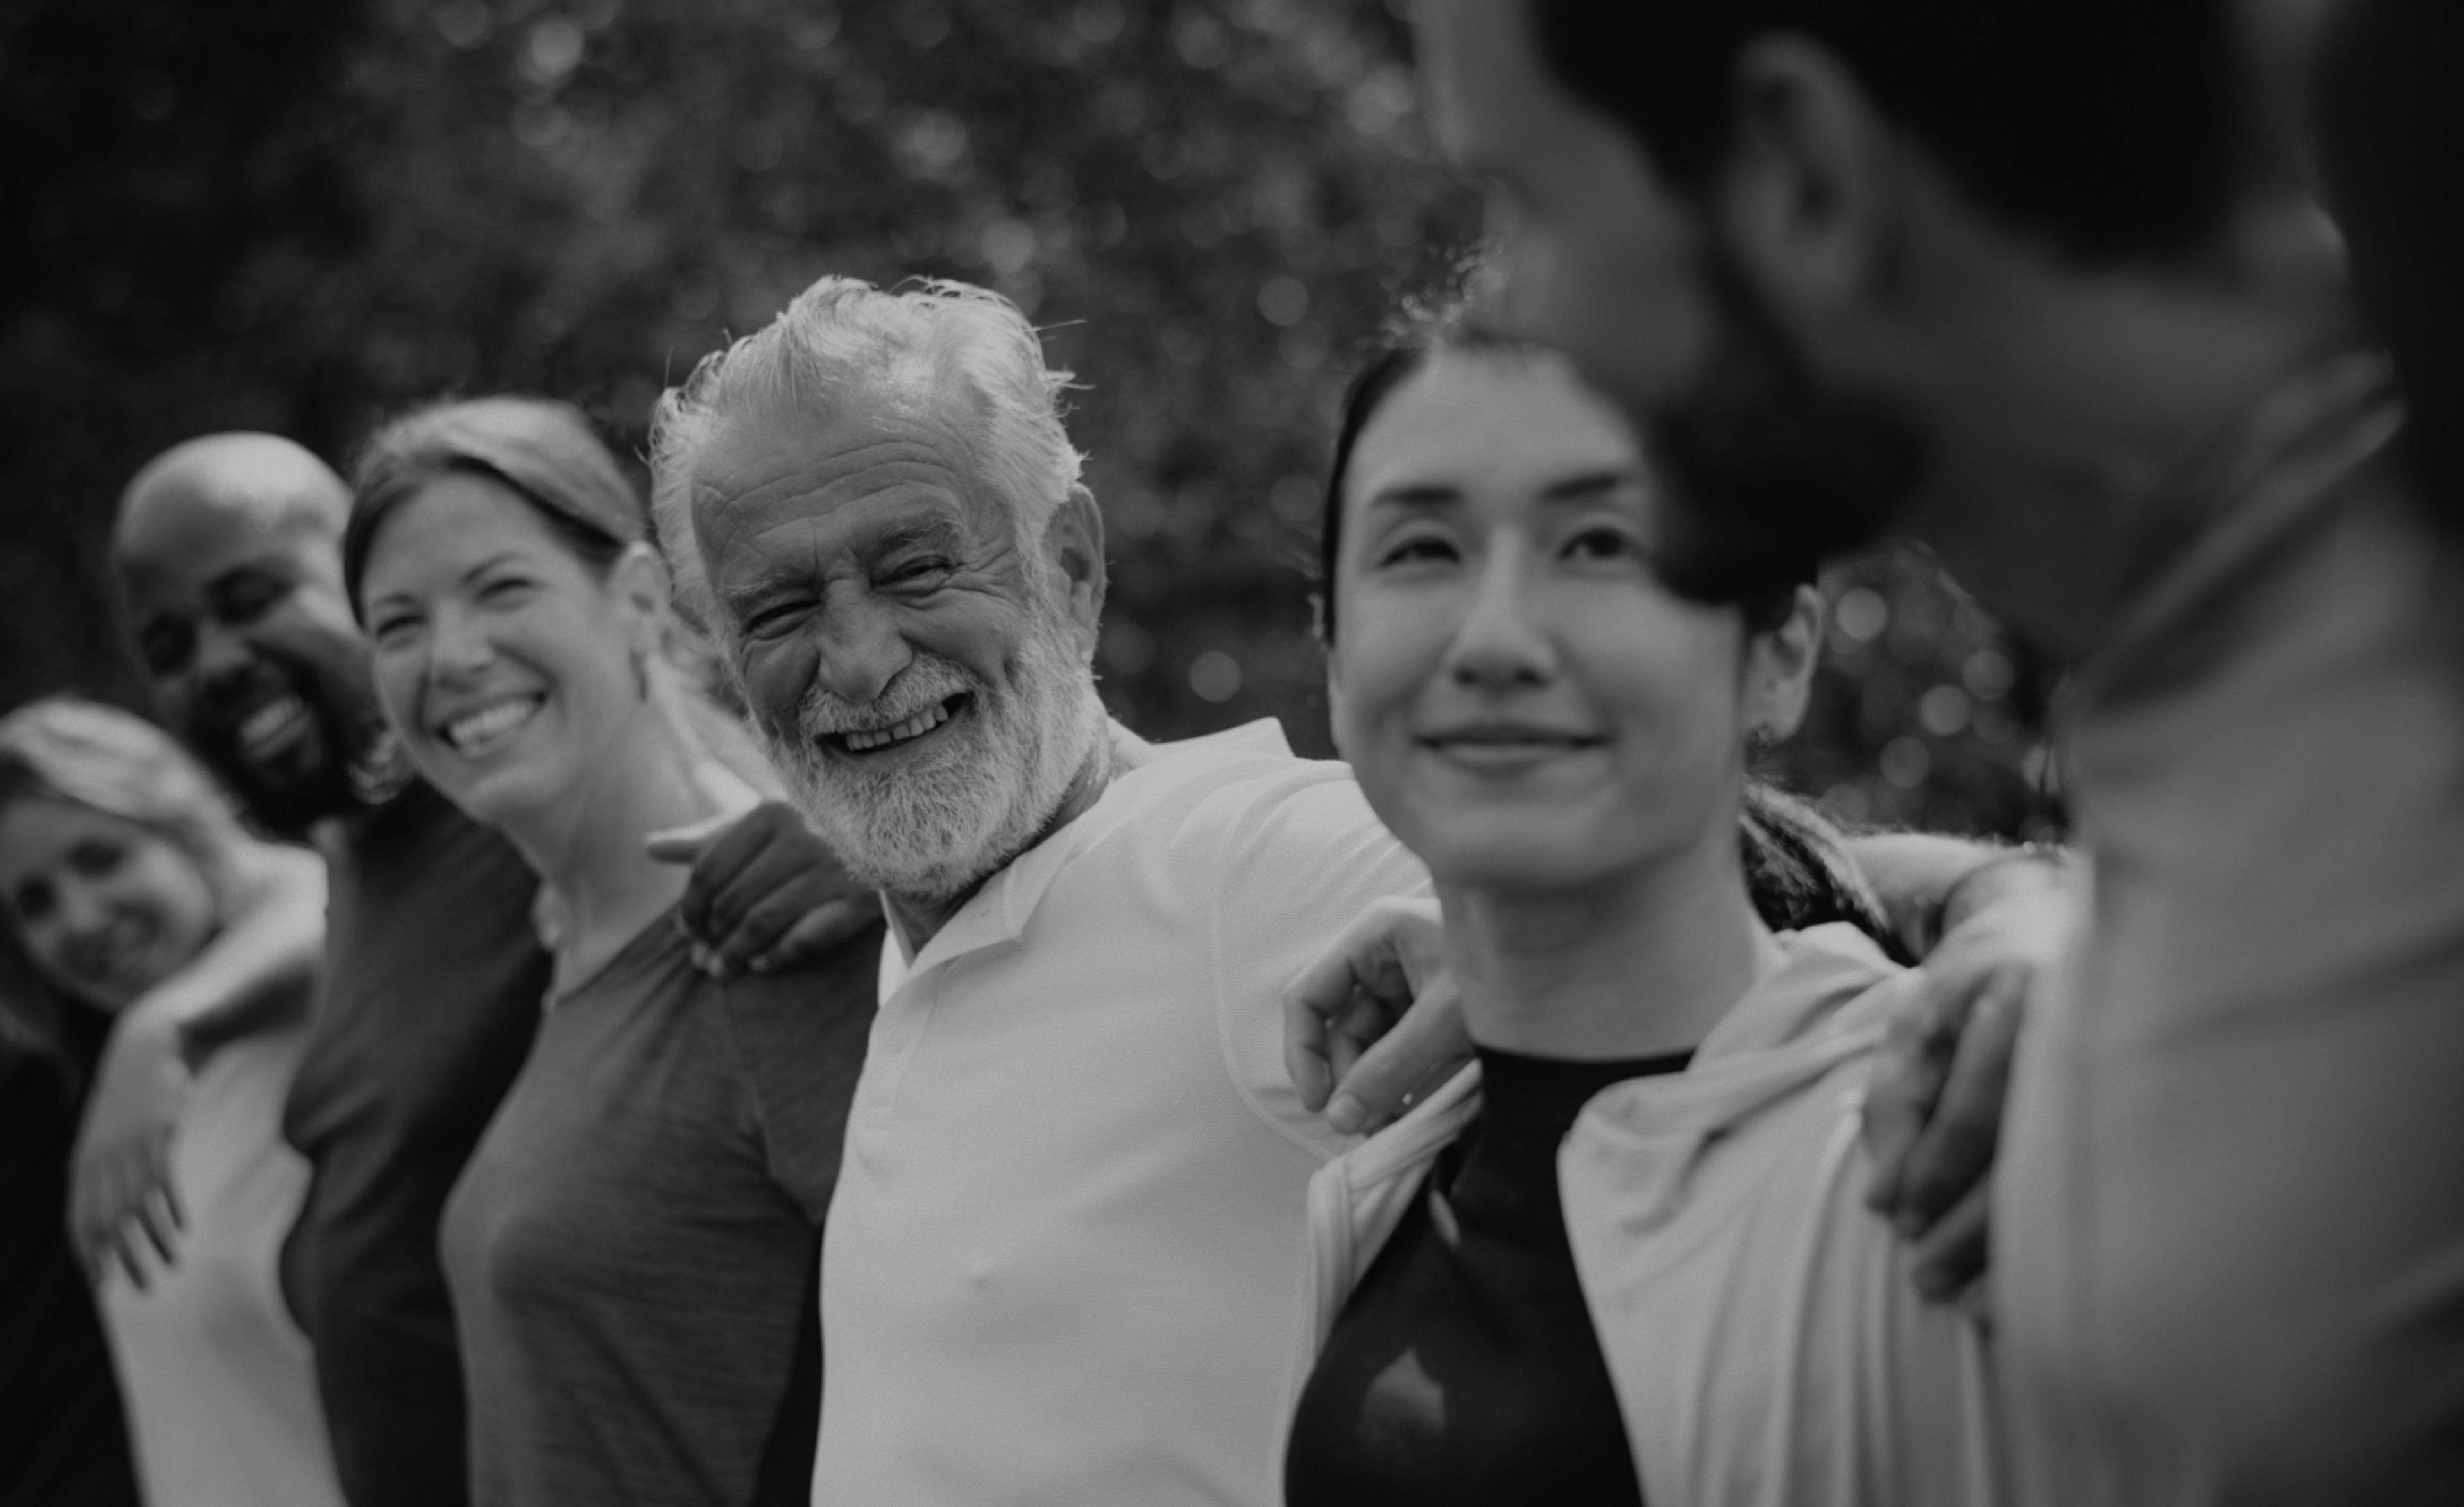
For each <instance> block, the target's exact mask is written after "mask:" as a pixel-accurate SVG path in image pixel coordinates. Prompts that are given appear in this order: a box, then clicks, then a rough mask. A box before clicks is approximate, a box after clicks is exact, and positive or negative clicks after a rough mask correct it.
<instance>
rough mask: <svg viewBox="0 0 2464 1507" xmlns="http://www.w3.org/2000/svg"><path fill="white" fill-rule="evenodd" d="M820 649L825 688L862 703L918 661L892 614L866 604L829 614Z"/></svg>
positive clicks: (819, 669)
mask: <svg viewBox="0 0 2464 1507" xmlns="http://www.w3.org/2000/svg"><path fill="white" fill-rule="evenodd" d="M820 649H821V653H820V663H819V665H818V667H817V668H816V670H815V676H816V678H818V679H819V680H820V681H821V683H822V687H823V689H825V690H826V691H829V692H831V693H833V694H835V695H837V696H838V697H839V698H842V699H844V700H848V701H853V702H855V703H857V704H858V705H861V704H863V703H864V702H867V701H869V700H871V699H872V698H875V697H877V696H879V695H880V694H881V693H882V689H883V688H884V687H886V686H888V685H889V684H890V682H891V680H893V679H895V678H896V677H897V676H898V672H900V671H901V670H904V669H906V668H907V667H908V666H909V665H911V664H913V663H914V661H915V652H914V651H913V649H911V648H909V647H908V644H907V640H906V638H905V637H904V636H903V635H902V634H900V633H899V632H898V629H897V625H895V624H894V623H892V622H891V620H890V616H889V614H888V613H885V612H878V611H872V610H869V609H865V608H863V607H855V606H848V607H842V608H839V609H834V610H832V611H831V612H829V613H828V614H826V615H825V617H824V618H823V620H822V631H821V645H820Z"/></svg>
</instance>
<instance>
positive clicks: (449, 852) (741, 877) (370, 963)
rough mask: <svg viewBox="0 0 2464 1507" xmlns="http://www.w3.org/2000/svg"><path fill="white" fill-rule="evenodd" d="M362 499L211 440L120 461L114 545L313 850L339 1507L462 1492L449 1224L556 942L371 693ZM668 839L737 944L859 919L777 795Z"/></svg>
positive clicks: (273, 445)
mask: <svg viewBox="0 0 2464 1507" xmlns="http://www.w3.org/2000/svg"><path fill="white" fill-rule="evenodd" d="M349 508H350V489H349V488H348V487H347V486H345V485H344V484H343V482H342V479H341V477H340V476H336V475H335V474H334V473H333V471H332V470H331V469H330V468H328V467H327V466H326V465H325V464H324V463H323V462H322V461H320V460H319V459H318V458H317V457H316V456H315V455H313V454H310V453H309V452H307V451H306V450H304V449H302V448H300V447H299V446H298V445H296V444H294V443H292V442H291V441H289V440H286V439H282V438H279V437H277V436H275V435H271V434H213V435H208V436H206V437H204V438H200V439H194V440H190V441H188V442H187V443H185V444H182V445H179V446H177V447H175V448H173V449H172V450H169V451H167V452H165V454H162V455H160V456H158V457H156V458H155V459H154V460H153V461H152V462H150V463H148V464H147V465H146V466H145V468H144V469H143V470H142V471H141V472H139V473H138V475H137V476H136V477H135V478H134V479H133V480H132V481H131V482H130V483H129V486H128V489H127V491H126V493H125V495H124V496H123V498H122V499H121V510H120V516H119V520H118V523H117V526H116V529H115V532H114V537H113V551H112V561H113V566H114V570H115V574H116V576H117V578H118V581H119V586H120V591H121V606H122V608H123V610H124V612H125V618H126V628H127V632H128V633H129V636H130V639H131V641H132V642H133V644H134V645H135V647H136V650H137V653H138V655H139V658H140V660H141V662H142V664H143V668H144V670H145V674H146V676H148V678H149V679H150V681H151V683H152V687H153V691H154V696H155V699H156V702H157V705H158V707H159V709H160V711H161V713H162V716H163V718H164V720H165V721H166V722H167V723H168V724H169V725H170V726H171V727H172V729H173V730H174V731H175V732H176V733H178V734H179V735H180V736H181V737H182V738H183V739H185V740H186V741H187V742H188V744H189V745H190V746H191V747H192V748H193V749H194V750H195V751H196V752H197V754H198V755H199V756H200V757H201V758H203V759H204V760H206V761H207V763H208V764H209V765H211V766H212V767H213V768H214V769H215V770H216V771H217V772H218V773H219V774H220V775H221V776H222V777H223V778H224V779H225V780H226V781H228V782H229V783H230V785H231V787H232V788H233V789H234V790H235V791H237V792H238V793H239V794H240V796H241V797H242V798H243V799H244V800H245V801H246V803H247V805H248V807H249V809H250V810H251V812H252V813H253V815H254V816H255V817H256V818H257V819H258V820H260V821H261V822H263V823H264V824H265V825H266V826H268V827H270V828H273V829H275V830H276V831H282V832H284V833H286V834H289V835H293V836H299V837H309V838H313V839H314V840H315V841H316V843H317V845H318V846H319V848H320V849H322V850H323V851H324V853H325V854H326V858H327V863H328V867H329V871H330V875H331V880H330V885H331V891H330V893H331V900H330V904H329V908H328V914H327V923H326V938H325V976H324V982H323V989H322V994H321V998H320V1001H319V1007H318V1010H319V1013H318V1018H317V1023H316V1028H315V1033H314V1035H313V1037H312V1039H311V1041H310V1045H309V1048H308V1052H307V1054H306V1057H305V1058H304V1060H303V1061H302V1062H301V1064H300V1068H299V1074H298V1076H297V1080H296V1081H295V1082H294V1083H293V1085H292V1090H291V1097H290V1102H289V1104H288V1105H287V1106H286V1109H285V1112H284V1117H283V1133H284V1135H285V1137H286V1138H287V1139H288V1140H289V1141H291V1143H292V1144H293V1145H294V1146H296V1147H297V1148H298V1150H299V1152H300V1153H301V1154H302V1155H303V1156H305V1157H306V1158H307V1159H308V1160H309V1162H310V1163H311V1164H312V1165H313V1167H314V1173H315V1175H314V1181H313V1182H312V1184H311V1186H310V1189H309V1194H308V1198H307V1201H306V1204H305V1206H304V1208H302V1210H301V1212H300V1216H299V1222H298V1224H297V1227H296V1228H295V1229H294V1230H293V1231H292V1234H291V1238H290V1240H289V1242H288V1244H287V1245H286V1247H285V1250H284V1252H283V1286H284V1291H285V1295H286V1296H288V1298H289V1299H290V1301H291V1305H292V1309H293V1312H294V1313H295V1314H296V1315H297V1317H298V1318H299V1319H300V1320H301V1323H302V1326H303V1327H304V1328H305V1329H306V1331H307V1333H308V1335H309V1338H310V1339H311V1341H313V1343H314V1345H315V1348H316V1359H317V1377H318V1389H319V1395H320V1397H321V1399H322V1401H323V1404H324V1408H325V1418H326V1425H327V1428H328V1429H329V1431H330V1433H331V1435H332V1438H333V1443H334V1455H335V1464H336V1467H337V1469H338V1470H339V1472H340V1474H341V1482H342V1489H343V1493H344V1495H345V1496H347V1497H348V1498H349V1500H350V1501H351V1503H352V1507H397V1504H398V1507H451V1504H452V1503H457V1502H461V1501H464V1500H466V1499H467V1498H468V1492H469V1487H468V1477H467V1469H468V1467H467V1458H466V1452H465V1446H464V1416H463V1407H464V1402H463V1387H462V1372H461V1365H460V1359H459V1355H458V1351H457V1349H456V1342H455V1332H454V1324H453V1316H452V1312H451V1307H450V1306H449V1303H448V1299H447V1295H446V1287H445V1280H444V1275H443V1272H442V1270H441V1268H440V1266H439V1264H438V1259H437V1249H436V1237H437V1225H438V1222H439V1219H440V1218H441V1216H442V1213H443V1210H444V1205H445V1199H446V1196H447V1194H448V1193H450V1192H451V1189H452V1186H453V1184H454V1182H455V1180H456V1179H457V1178H458V1177H459V1176H460V1174H461V1171H462V1166H463V1163H465V1162H466V1161H467V1160H468V1159H469V1157H470V1154H471V1151H472V1148H473V1146H474V1145H475V1144H476V1143H477V1141H478V1138H479V1135H480V1133H481V1132H482V1131H483V1130H485V1129H486V1128H487V1125H488V1121H489V1119H491V1117H493V1116H494V1114H495V1108H496V1104H497V1102H498V1100H500V1099H501V1098H502V1097H504V1094H505V1091H506V1089H507V1088H508V1087H509V1086H511V1084H512V1082H513V1079H514V1075H515V1074H516V1073H517V1071H518V1070H519V1069H520V1067H521V1064H522V1060H523V1058H524V1057H525V1056H526V1055H527V1054H528V1053H529V1050H530V1043H531V1037H532V1035H533V1032H534V1030H535V1028H536V1026H537V1024H538V1020H539V1005H540V1001H541V1000H542V999H543V998H544V997H545V994H546V991H547V984H548V963H547V956H546V954H545V952H544V951H543V950H542V949H541V947H540V945H539V940H538V937H537V935H536V933H535V931H534V929H533V924H532V903H533V899H534V897H535V895H536V882H535V881H534V879H533V877H532V875H531V874H530V872H529V871H528V870H527V869H526V868H525V867H524V866H523V864H522V862H521V860H520V858H519V857H518V856H517V855H516V853H515V852H514V850H513V849H512V848H511V847H509V846H507V845H506V843H505V842H504V841H503V839H501V838H499V837H498V836H496V835H495V833H494V832H493V831H488V830H486V829H484V828H481V827H479V826H478V825H476V824H474V823H473V822H472V821H470V820H469V819H468V818H466V817H465V816H463V815H462V813H461V812H459V811H458V810H456V809H454V808H453V807H451V805H449V804H447V803H446V801H445V800H444V798H443V797H441V796H439V795H438V794H437V793H436V792H435V791H433V790H432V789H430V788H429V787H427V786H426V785H425V784H424V783H422V782H421V781H419V780H418V779H417V778H416V777H415V776H414V775H413V774H412V773H411V772H410V770H409V767H408V765H407V764H405V763H404V761H403V759H402V757H401V754H400V752H399V750H398V749H397V748H396V746H395V744H394V741H393V738H392V736H391V734H390V733H389V732H388V731H387V730H386V728H385V722H384V720H383V718H382V717H381V716H380V714H379V711H378V708H377V703H376V698H375V696H374V693H373V691H372V688H371V685H370V680H369V674H368V666H367V659H366V651H365V648H364V645H363V640H362V638H361V636H360V632H359V630H358V628H357V626H356V625H355V623H354V622H353V619H352V616H351V610H350V605H349V602H348V600H347V598H346V597H345V595H344V592H343V587H342V571H341V533H342V526H343V523H344V521H345V520H346V518H347V515H348V512H349ZM671 855H673V856H679V857H694V856H698V857H699V859H700V862H699V864H698V866H697V868H696V871H695V874H694V876H693V890H692V891H691V892H689V893H688V897H687V903H686V907H685V909H686V912H687V914H688V916H689V917H693V918H695V919H699V920H702V921H703V922H704V925H703V927H702V930H703V933H704V936H705V938H706V939H707V940H708V941H710V942H714V943H715V944H716V945H715V951H716V953H717V954H718V955H719V956H721V957H723V958H726V959H730V960H733V961H736V962H738V963H741V962H744V961H746V960H748V959H749V958H751V957H754V956H758V955H759V953H760V952H761V951H762V950H763V949H764V948H768V947H775V948H778V949H782V950H781V951H780V952H779V953H778V954H777V955H776V956H777V957H779V958H792V957H794V956H798V955H800V954H801V952H802V950H803V949H804V948H808V947H824V946H827V945H829V944H830V943H831V942H835V941H836V940H837V939H838V938H839V937H840V936H843V935H845V934H846V932H847V930H849V929H851V928H852V927H853V926H854V925H857V924H861V923H862V921H863V920H866V919H868V917H867V915H866V907H865V906H864V905H862V904H861V903H859V902H856V901H854V900H852V899H851V896H852V893H853V892H852V888H851V886H849V885H848V884H847V881H846V880H845V878H844V876H843V875H840V873H839V871H838V870H837V868H836V866H835V865H834V864H832V863H831V862H830V861H829V860H828V857H827V854H826V853H824V852H823V851H822V850H821V849H820V848H819V846H818V844H816V843H814V842H813V841H812V840H811V838H810V837H809V834H806V833H805V832H804V831H803V827H802V825H801V824H800V823H798V822H796V821H795V820H794V819H793V818H792V816H790V815H787V814H786V813H785V812H784V809H783V808H779V807H768V808H763V809H760V810H758V811H756V812H755V813H754V814H753V815H751V816H748V817H747V818H745V820H744V822H743V823H742V824H740V825H739V826H738V827H737V829H736V830H735V831H732V832H730V833H728V834H726V835H725V836H723V837H719V838H717V839H715V840H714V841H711V842H709V843H706V844H703V845H699V846H695V845H693V844H682V845H676V846H675V851H674V852H673V853H672V854H671ZM722 912H732V914H728V915H722V914H720V913H722ZM747 915H752V916H754V917H755V921H754V922H753V923H751V924H750V925H749V926H748V925H747V924H739V923H738V922H739V920H740V919H741V918H743V917H745V916H747Z"/></svg>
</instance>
